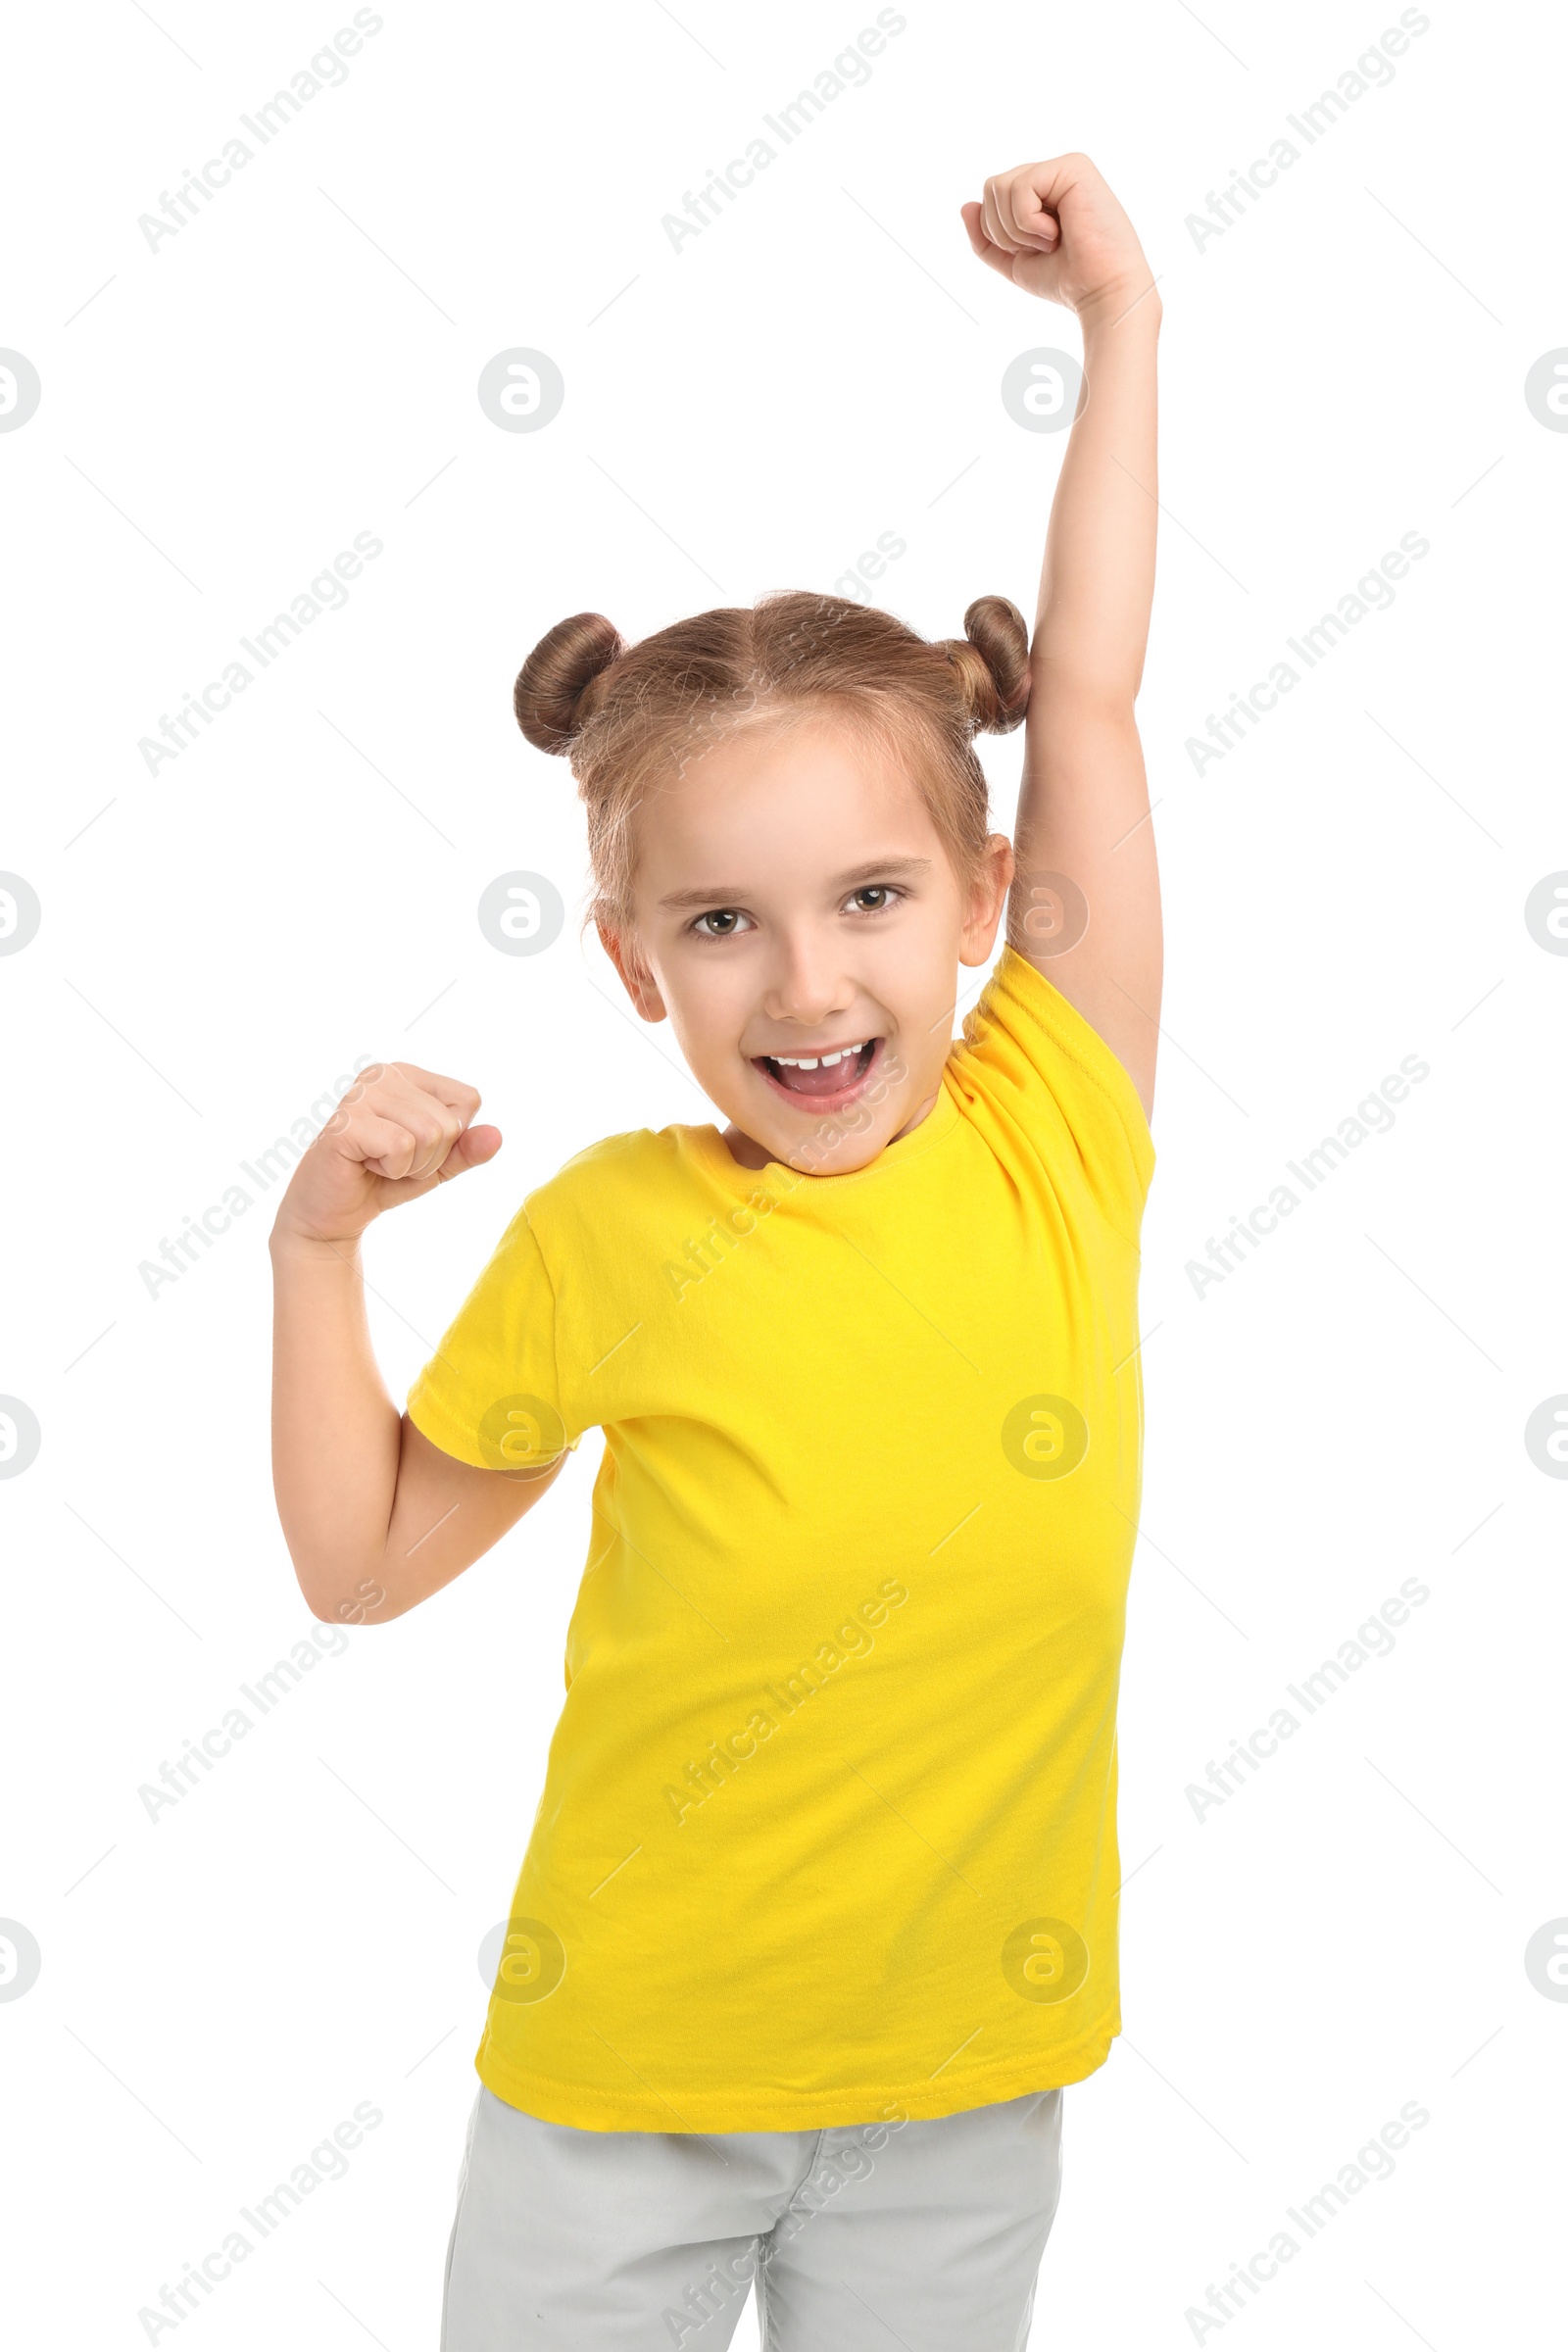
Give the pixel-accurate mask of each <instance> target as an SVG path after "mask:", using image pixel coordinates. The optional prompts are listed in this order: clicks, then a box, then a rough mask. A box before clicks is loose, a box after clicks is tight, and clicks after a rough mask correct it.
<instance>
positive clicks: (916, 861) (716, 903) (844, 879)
mask: <svg viewBox="0 0 1568 2352" xmlns="http://www.w3.org/2000/svg"><path fill="white" fill-rule="evenodd" d="M930 870H931V860H930V858H867V859H866V861H865V863H864V864H863V865H854V866H851V867H850V869H849V871H848V872H847V873H842V874H835V875H834V876H833V879H832V883H831V885H830V887H831V888H832V889H834V890H854V889H856V888H857V887H858V886H861V885H863V884H865V883H867V882H884V881H885V882H896V881H913V879H914V878H915V876H916V875H917V874H927V873H929V872H930ZM750 895H751V894H750V892H749V891H748V890H747V888H746V887H745V886H744V885H742V884H735V885H731V884H726V883H714V884H712V885H707V886H704V887H703V888H701V889H698V890H672V891H669V892H668V893H666V895H665V896H664V897H663V898H662V899H661V900H660V902H659V904H660V906H661V907H669V908H670V909H671V910H673V909H674V908H676V907H733V906H735V905H737V904H738V903H739V902H740V901H742V900H744V899H746V898H748V897H749V896H750Z"/></svg>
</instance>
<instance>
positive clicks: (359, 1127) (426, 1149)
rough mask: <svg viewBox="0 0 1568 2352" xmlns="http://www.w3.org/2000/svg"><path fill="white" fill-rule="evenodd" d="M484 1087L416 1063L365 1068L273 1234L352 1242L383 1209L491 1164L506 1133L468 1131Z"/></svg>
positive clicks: (307, 1162) (285, 1202)
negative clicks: (466, 1172)
mask: <svg viewBox="0 0 1568 2352" xmlns="http://www.w3.org/2000/svg"><path fill="white" fill-rule="evenodd" d="M478 1107H479V1096H478V1091H477V1089H476V1088H474V1087H471V1086H465V1085H464V1084H463V1082H462V1080H461V1079H458V1078H443V1077H442V1076H441V1075H440V1074H439V1073H438V1072H437V1071H435V1070H421V1069H420V1068H418V1066H417V1064H416V1063H414V1062H412V1061H380V1062H373V1063H372V1064H371V1065H370V1067H369V1068H368V1069H367V1070H362V1071H361V1073H360V1076H359V1078H358V1079H357V1081H356V1082H355V1084H354V1085H353V1086H351V1087H350V1089H349V1091H348V1093H347V1094H346V1095H345V1096H344V1097H343V1100H342V1102H341V1103H339V1104H338V1106H337V1109H336V1110H335V1111H334V1112H333V1114H332V1116H331V1118H329V1119H328V1120H327V1122H326V1125H325V1126H324V1127H323V1128H322V1130H321V1132H320V1134H319V1136H318V1137H317V1139H316V1141H315V1143H314V1144H312V1146H311V1148H310V1150H309V1151H308V1152H306V1154H305V1156H304V1158H303V1159H302V1160H301V1161H300V1164H299V1166H298V1167H297V1168H296V1169H295V1171H294V1174H293V1176H292V1178H291V1179H290V1182H289V1188H288V1191H287V1192H286V1193H285V1194H284V1196H283V1199H282V1201H281V1202H280V1203H279V1206H278V1211H277V1222H276V1224H275V1226H274V1228H273V1232H274V1236H277V1237H281V1238H284V1239H299V1240H303V1241H308V1242H327V1243H335V1242H353V1241H356V1240H357V1239H358V1238H359V1236H360V1235H361V1234H362V1233H363V1232H364V1231H365V1228H366V1227H367V1226H368V1224H369V1223H370V1222H371V1221H372V1219H374V1218H376V1217H378V1216H380V1215H381V1213H382V1211H383V1210H384V1209H388V1208H396V1207H397V1206H398V1205H399V1204H400V1202H402V1201H417V1200H418V1198H419V1196H420V1194H421V1193H427V1192H429V1190H430V1189H431V1187H432V1186H433V1185H437V1184H444V1183H445V1182H446V1181H447V1179H448V1177H451V1176H461V1175H462V1174H463V1171H464V1169H465V1168H477V1167H480V1166H482V1165H483V1163H484V1162H485V1161H486V1160H487V1159H493V1158H494V1157H495V1155H496V1153H497V1152H499V1151H500V1149H501V1130H500V1129H499V1128H498V1127H473V1126H470V1125H469V1121H470V1120H471V1119H472V1117H473V1114H474V1112H475V1111H476V1110H477V1109H478Z"/></svg>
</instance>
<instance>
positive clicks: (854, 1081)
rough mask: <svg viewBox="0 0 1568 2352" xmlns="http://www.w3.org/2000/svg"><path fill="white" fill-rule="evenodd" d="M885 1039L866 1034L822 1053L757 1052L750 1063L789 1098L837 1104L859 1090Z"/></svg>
mask: <svg viewBox="0 0 1568 2352" xmlns="http://www.w3.org/2000/svg"><path fill="white" fill-rule="evenodd" d="M884 1042H885V1041H884V1040H883V1039H882V1038H880V1037H869V1038H863V1039H859V1040H858V1041H855V1042H853V1043H850V1044H848V1045H843V1046H830V1047H829V1048H828V1049H827V1051H826V1052H825V1053H823V1054H755V1055H754V1056H753V1060H752V1067H753V1068H754V1069H758V1070H760V1071H761V1073H762V1075H763V1077H764V1078H765V1079H766V1080H767V1081H768V1083H769V1085H771V1086H774V1087H776V1088H777V1089H778V1091H779V1093H780V1094H781V1095H788V1096H789V1097H790V1099H791V1100H792V1102H796V1103H833V1104H834V1105H838V1104H840V1103H846V1102H848V1101H849V1099H850V1097H851V1096H852V1095H857V1094H858V1093H859V1091H860V1089H861V1087H862V1086H863V1085H864V1084H865V1082H866V1080H867V1078H868V1077H869V1076H870V1074H871V1070H872V1067H873V1065H874V1064H875V1061H876V1058H877V1055H878V1054H880V1053H881V1051H882V1047H883V1044H884Z"/></svg>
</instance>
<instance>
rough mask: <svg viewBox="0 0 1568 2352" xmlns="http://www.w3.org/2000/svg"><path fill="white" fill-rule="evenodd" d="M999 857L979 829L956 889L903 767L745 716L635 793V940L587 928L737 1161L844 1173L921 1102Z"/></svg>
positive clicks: (815, 730)
mask: <svg viewBox="0 0 1568 2352" xmlns="http://www.w3.org/2000/svg"><path fill="white" fill-rule="evenodd" d="M1011 868H1012V853H1011V850H1010V847H1009V845H1008V843H1007V841H1006V839H1005V836H1004V835H1002V834H1000V833H998V834H993V835H992V836H991V839H990V842H989V844H988V847H987V854H986V858H985V862H984V865H983V867H982V870H981V873H980V874H979V876H978V877H977V879H976V881H975V883H974V884H973V885H972V886H970V887H965V886H964V885H963V884H962V883H961V882H960V881H959V879H958V877H957V875H956V873H955V871H954V868H953V865H952V863H951V861H950V858H949V857H948V854H947V851H946V849H945V847H944V845H943V841H942V837H941V835H940V834H939V833H938V832H937V829H936V827H935V825H934V824H933V822H932V820H931V817H930V815H929V813H928V811H927V809H926V807H925V803H924V802H923V800H922V799H921V797H920V794H919V791H918V789H917V788H916V786H915V784H914V782H913V780H912V778H911V777H910V776H909V775H908V774H907V773H906V772H904V771H903V770H902V769H901V768H900V767H899V766H898V764H897V763H896V761H895V760H892V759H891V758H890V757H888V756H886V755H883V754H881V753H880V752H878V751H877V750H876V749H875V747H874V746H873V745H872V744H871V743H869V742H867V741H865V740H864V739H862V738H861V736H860V735H858V733H854V732H851V731H850V730H849V729H847V728H844V727H842V726H836V725H835V724H834V723H833V722H832V720H831V719H829V718H814V717H813V718H809V719H805V720H799V721H796V722H795V723H793V724H792V725H790V726H788V727H787V728H777V729H775V728H772V727H768V726H767V725H765V724H760V725H758V726H756V727H753V728H749V729H747V730H745V731H744V732H742V733H739V734H737V735H735V736H733V737H731V738H730V739H729V740H728V741H727V742H725V743H723V744H720V745H718V746H716V747H715V748H714V749H713V750H712V751H711V752H709V753H708V754H707V755H706V756H705V757H704V758H703V759H702V760H700V761H698V762H697V763H696V764H695V765H694V766H693V767H691V768H690V769H688V771H687V772H686V773H685V774H684V775H683V776H681V777H680V778H679V779H678V780H677V781H676V782H674V783H672V784H669V785H667V786H665V787H664V788H663V789H662V791H661V792H660V793H659V795H658V797H657V799H656V800H654V801H652V802H651V803H650V804H649V806H648V807H647V809H645V810H644V811H643V817H642V821H641V822H639V823H638V826H637V873H636V882H635V886H634V894H633V916H634V925H635V934H636V939H635V947H633V945H632V943H630V942H628V941H617V940H615V939H613V938H611V937H609V936H608V935H607V936H606V938H605V945H606V947H607V948H608V950H609V951H610V953H611V955H612V956H613V958H614V960H615V964H616V967H617V969H618V970H619V972H620V975H621V978H622V980H623V981H624V982H625V984H626V988H627V990H628V992H629V994H630V996H631V998H632V1001H633V1003H634V1004H635V1005H636V1006H637V1009H638V1011H639V1012H640V1013H641V1014H642V1016H643V1018H644V1019H645V1020H650V1021H659V1020H662V1019H663V1018H664V1017H665V1015H666V1014H667V1015H668V1017H669V1019H670V1021H671V1022H672V1024H673V1026H674V1030H675V1035H676V1037H677V1039H678V1040H679V1042H680V1047H681V1051H682V1052H683V1053H684V1054H685V1056H686V1059H687V1061H688V1063H689V1064H690V1066H691V1069H692V1073H693V1075H694V1076H695V1077H696V1079H697V1081H698V1083H699V1085H700V1086H701V1087H702V1088H703V1091H704V1092H705V1094H707V1095H709V1096H710V1097H711V1100H712V1101H713V1102H714V1103H717V1104H718V1106H719V1108H720V1109H721V1110H723V1111H724V1112H725V1113H726V1115H727V1117H728V1119H729V1121H730V1127H729V1129H728V1130H727V1131H726V1137H725V1140H726V1142H727V1143H728V1144H729V1147H730V1150H731V1151H732V1152H734V1154H735V1156H736V1157H737V1158H738V1159H739V1160H741V1161H742V1162H743V1163H744V1164H745V1165H747V1166H749V1167H759V1168H760V1167H763V1166H765V1165H766V1164H767V1162H768V1161H769V1160H770V1159H777V1160H782V1161H784V1162H785V1163H786V1164H787V1165H789V1166H792V1167H795V1168H798V1169H800V1170H802V1171H803V1172H804V1173H807V1174H813V1175H830V1176H837V1175H843V1174H845V1173H847V1172H848V1171H849V1170H851V1169H854V1168H860V1167H864V1166H865V1165H866V1163H867V1162H868V1161H869V1160H872V1159H874V1158H875V1157H876V1155H877V1153H878V1152H880V1151H881V1150H882V1149H883V1148H884V1146H885V1145H887V1144H889V1143H892V1142H893V1141H894V1140H895V1139H896V1138H897V1137H898V1136H901V1135H904V1134H907V1132H908V1130H909V1129H910V1128H911V1127H913V1126H915V1125H917V1124H918V1122H919V1121H920V1120H921V1119H922V1118H923V1117H924V1116H925V1114H926V1112H927V1111H928V1110H929V1109H930V1107H931V1105H932V1103H934V1102H935V1101H936V1096H937V1090H938V1087H939V1085H940V1082H941V1076H942V1067H943V1064H944V1062H945V1061H946V1060H947V1057H948V1051H949V1047H950V1045H951V1043H952V1038H953V1015H954V1005H955V997H956V987H955V982H956V968H957V966H958V965H959V964H960V963H963V964H979V963H984V961H985V960H986V957H987V956H989V955H990V953H991V948H992V944H993V942H994V940H995V938H996V932H997V924H998V921H999V920H1000V918H1001V913H1002V908H1003V904H1004V902H1005V897H1006V891H1007V884H1008V881H1009V879H1010V875H1011ZM639 954H640V958H641V968H639V960H638V957H639ZM808 1065H809V1066H808Z"/></svg>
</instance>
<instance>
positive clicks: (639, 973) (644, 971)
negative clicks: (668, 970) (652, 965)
mask: <svg viewBox="0 0 1568 2352" xmlns="http://www.w3.org/2000/svg"><path fill="white" fill-rule="evenodd" d="M596 928H597V930H598V933H599V944H600V946H601V947H602V948H603V949H604V951H605V954H606V955H607V956H609V957H610V960H611V962H612V963H613V965H614V967H615V969H616V971H617V972H618V973H619V974H620V981H621V986H622V987H623V988H624V989H625V991H626V994H627V996H628V997H630V999H631V1001H632V1003H633V1004H634V1005H636V1007H637V1010H638V1012H639V1014H640V1015H641V1017H642V1018H643V1019H644V1020H645V1021H662V1020H663V1018H664V1017H665V1015H664V1000H663V998H662V996H661V995H660V993H659V984H658V982H657V981H656V980H655V978H654V975H653V973H652V972H651V971H650V970H649V968H648V965H647V963H646V962H645V961H644V959H643V956H642V952H641V950H640V949H639V947H638V945H637V942H636V940H635V938H634V937H632V936H631V935H629V934H628V935H627V936H626V937H625V938H621V937H620V936H619V935H618V934H617V933H615V932H613V931H607V930H606V928H605V926H604V924H603V923H599V924H598V925H596Z"/></svg>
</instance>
